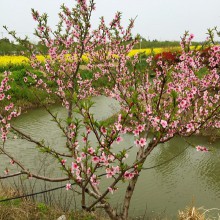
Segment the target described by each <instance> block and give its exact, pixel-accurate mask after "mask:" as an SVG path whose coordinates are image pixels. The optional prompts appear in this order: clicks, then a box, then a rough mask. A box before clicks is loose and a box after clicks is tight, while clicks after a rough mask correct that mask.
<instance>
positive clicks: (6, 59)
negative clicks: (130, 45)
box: [0, 46, 201, 66]
mask: <svg viewBox="0 0 220 220" xmlns="http://www.w3.org/2000/svg"><path fill="white" fill-rule="evenodd" d="M199 48H201V47H196V48H195V47H194V46H191V47H190V49H192V50H194V49H199ZM180 50H181V48H180V47H167V48H152V49H150V48H146V49H134V50H131V51H130V52H129V53H128V55H129V56H131V57H132V56H134V55H135V54H139V53H143V54H146V55H150V54H158V53H162V52H168V51H171V52H174V51H180ZM67 57H68V56H67ZM82 58H83V61H84V62H88V61H89V60H88V57H87V56H86V55H83V57H82ZM37 59H38V60H39V61H41V62H44V61H45V57H44V56H41V55H39V56H37ZM28 63H29V59H28V58H27V57H25V56H0V66H8V65H22V64H28Z"/></svg>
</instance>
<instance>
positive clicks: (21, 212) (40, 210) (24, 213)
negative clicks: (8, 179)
mask: <svg viewBox="0 0 220 220" xmlns="http://www.w3.org/2000/svg"><path fill="white" fill-rule="evenodd" d="M19 194H20V193H19V192H18V191H15V190H14V189H12V188H5V187H4V188H2V187H0V200H2V199H5V198H9V197H15V196H17V195H19ZM211 211H212V210H211V209H210V210H205V209H204V208H202V207H201V208H196V207H195V206H194V205H193V204H192V205H190V206H188V207H186V208H185V209H183V210H179V211H178V210H177V215H176V219H178V220H187V219H190V220H214V219H216V218H214V217H213V218H212V217H207V216H206V214H208V213H209V214H210V212H211ZM61 216H62V217H64V216H65V219H66V220H109V218H108V217H106V216H104V214H103V213H100V212H92V213H87V212H84V211H82V210H78V211H64V210H62V209H61V208H60V206H49V205H46V204H45V203H42V202H33V201H32V200H31V199H16V200H13V201H7V202H1V203H0V220H6V219H7V220H30V219H31V220H56V219H59V218H61ZM61 219H62V218H61ZM144 219H145V220H169V218H167V217H166V216H163V215H161V214H158V215H157V214H155V216H154V217H151V218H150V217H147V216H142V217H136V218H134V219H130V220H144Z"/></svg>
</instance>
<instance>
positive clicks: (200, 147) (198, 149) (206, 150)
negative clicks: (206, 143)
mask: <svg viewBox="0 0 220 220" xmlns="http://www.w3.org/2000/svg"><path fill="white" fill-rule="evenodd" d="M196 150H197V151H202V152H208V151H209V150H208V148H206V147H203V146H199V145H198V146H197V147H196Z"/></svg>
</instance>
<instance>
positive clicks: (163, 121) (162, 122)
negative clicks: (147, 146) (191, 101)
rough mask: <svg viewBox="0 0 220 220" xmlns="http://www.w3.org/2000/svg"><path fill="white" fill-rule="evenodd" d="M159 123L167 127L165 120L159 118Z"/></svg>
mask: <svg viewBox="0 0 220 220" xmlns="http://www.w3.org/2000/svg"><path fill="white" fill-rule="evenodd" d="M160 124H161V125H162V127H163V128H166V127H167V121H165V120H161V122H160Z"/></svg>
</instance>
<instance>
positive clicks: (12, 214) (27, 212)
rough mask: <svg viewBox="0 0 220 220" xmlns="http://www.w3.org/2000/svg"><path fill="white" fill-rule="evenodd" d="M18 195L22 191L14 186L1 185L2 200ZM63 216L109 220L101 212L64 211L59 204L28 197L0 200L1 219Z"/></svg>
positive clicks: (46, 219)
mask: <svg viewBox="0 0 220 220" xmlns="http://www.w3.org/2000/svg"><path fill="white" fill-rule="evenodd" d="M18 195H22V193H21V192H18V191H17V190H14V189H12V188H5V187H3V188H2V187H0V200H2V199H6V198H11V197H15V196H18ZM61 216H65V217H66V219H68V220H107V218H105V217H103V215H100V213H87V212H84V211H82V210H79V211H64V210H62V209H61V208H60V206H59V205H53V206H49V205H46V204H45V203H42V202H33V200H32V199H28V198H24V199H15V200H12V201H6V202H0V220H6V219H7V220H30V219H31V220H39V219H40V220H55V219H58V218H59V217H61Z"/></svg>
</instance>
